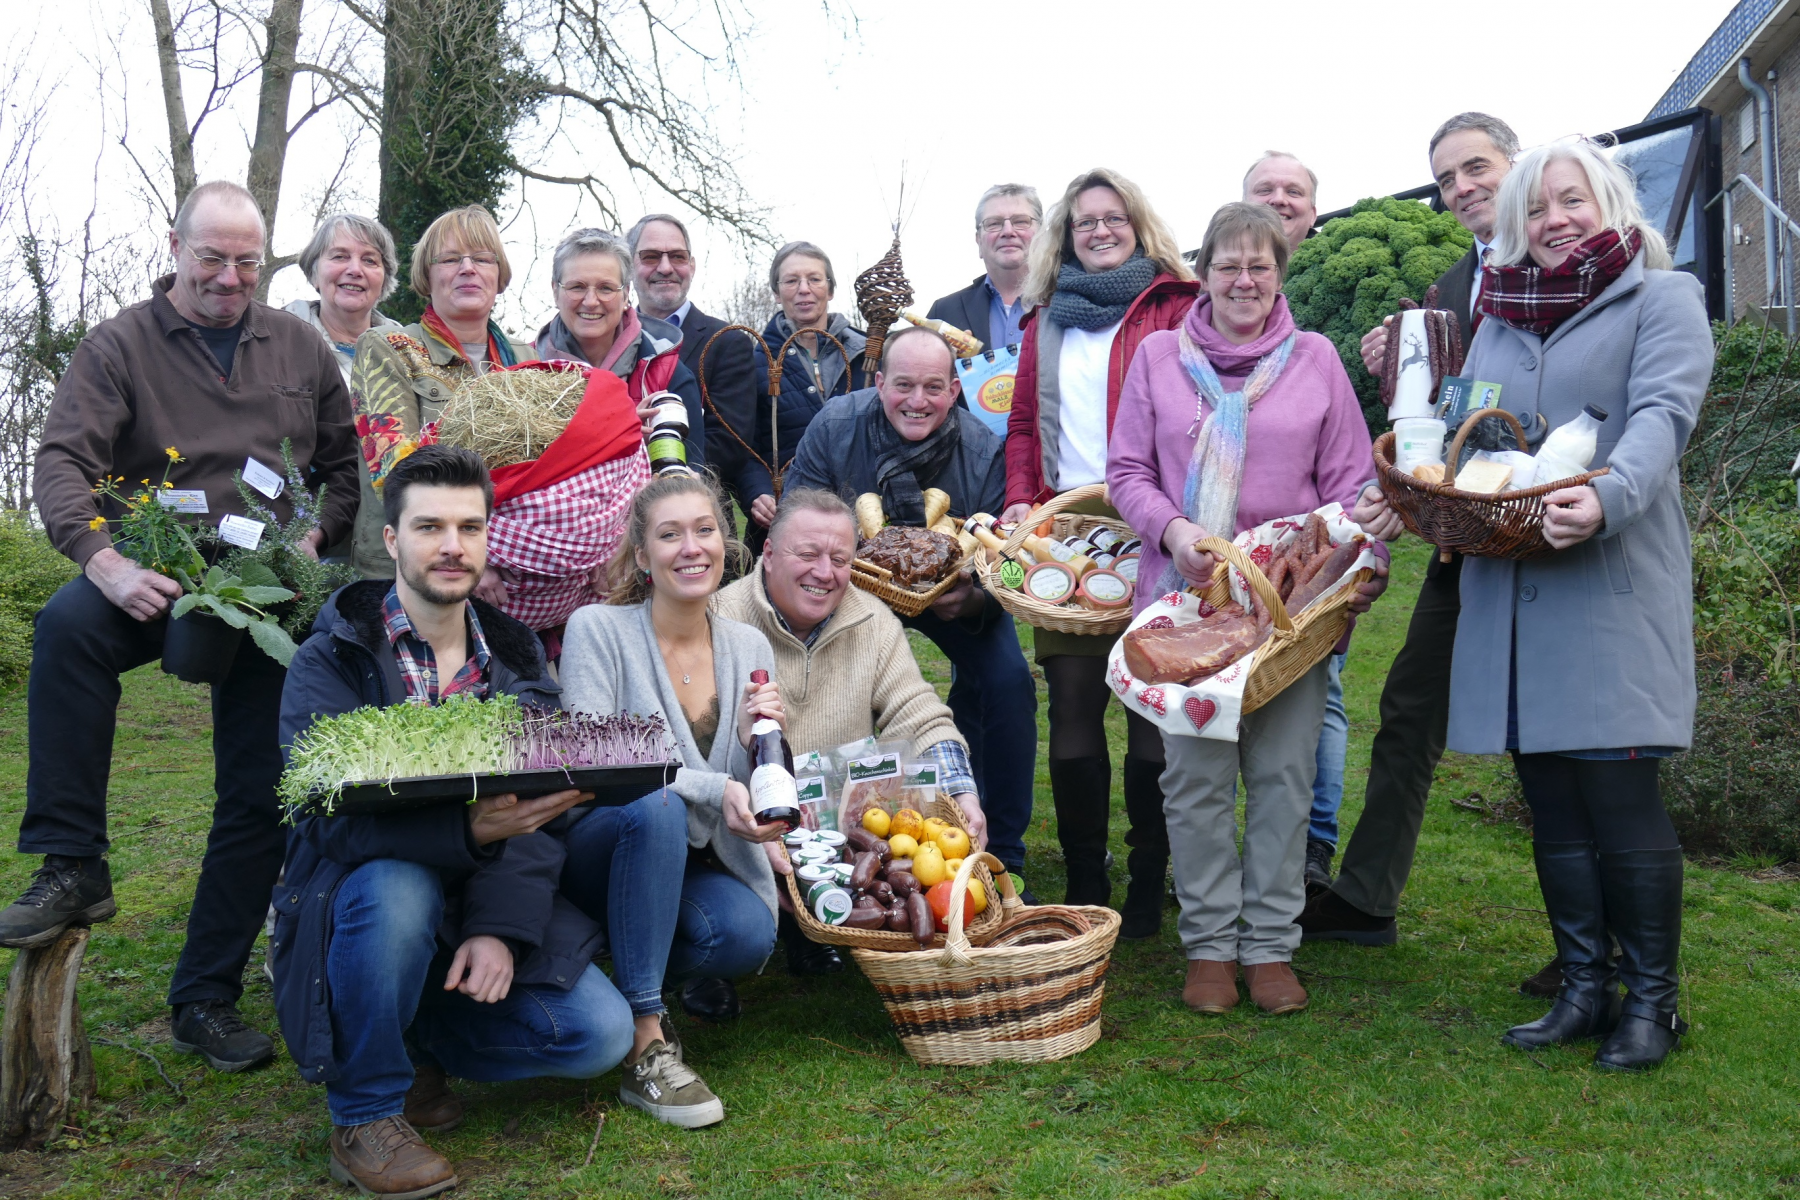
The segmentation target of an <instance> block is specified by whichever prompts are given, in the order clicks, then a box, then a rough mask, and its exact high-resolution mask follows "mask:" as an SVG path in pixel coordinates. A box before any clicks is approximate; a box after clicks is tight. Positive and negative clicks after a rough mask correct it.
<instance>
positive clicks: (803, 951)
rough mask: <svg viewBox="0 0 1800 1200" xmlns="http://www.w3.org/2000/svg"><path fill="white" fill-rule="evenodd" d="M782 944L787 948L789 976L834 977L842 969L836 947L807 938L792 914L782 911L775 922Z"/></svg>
mask: <svg viewBox="0 0 1800 1200" xmlns="http://www.w3.org/2000/svg"><path fill="white" fill-rule="evenodd" d="M776 926H777V928H779V929H780V931H781V941H782V944H783V945H785V946H786V947H787V963H788V974H789V975H835V974H837V973H838V972H839V971H842V970H843V969H844V960H843V959H842V958H840V957H838V952H837V947H836V946H827V945H824V944H823V943H820V942H815V941H813V940H812V939H811V938H808V937H807V936H806V934H805V933H804V932H803V931H802V930H801V928H800V922H799V921H796V920H795V919H794V914H793V913H790V912H787V911H785V910H784V911H783V912H782V914H781V917H780V919H779V920H778V921H777V922H776Z"/></svg>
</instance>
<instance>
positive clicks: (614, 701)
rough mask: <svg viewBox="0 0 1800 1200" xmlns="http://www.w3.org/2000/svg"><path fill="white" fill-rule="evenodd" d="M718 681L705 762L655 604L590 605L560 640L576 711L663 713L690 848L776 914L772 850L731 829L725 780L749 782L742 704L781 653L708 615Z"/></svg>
mask: <svg viewBox="0 0 1800 1200" xmlns="http://www.w3.org/2000/svg"><path fill="white" fill-rule="evenodd" d="M709 619H710V620H711V621H712V644H713V681H714V683H715V684H716V685H717V686H718V689H719V732H718V734H717V735H716V736H714V738H713V744H712V754H711V755H709V756H708V757H705V758H702V757H701V756H700V748H699V747H698V746H696V745H695V744H694V734H693V731H692V730H691V729H689V728H688V722H687V716H686V714H685V713H683V712H682V709H681V702H680V701H679V700H677V699H676V697H675V688H674V686H673V685H672V684H671V683H670V682H669V673H668V671H667V670H665V669H664V667H663V659H662V652H661V651H660V650H658V649H657V646H656V630H655V628H654V627H653V626H652V625H651V624H650V606H649V605H648V604H626V605H609V604H590V605H587V606H586V607H585V608H578V609H576V610H575V615H574V616H572V617H570V618H569V625H568V628H567V630H566V631H565V632H564V634H563V653H562V668H561V675H562V689H563V690H562V695H563V704H564V705H565V706H567V707H568V708H570V709H573V710H574V711H576V712H591V713H616V712H633V713H638V714H640V715H642V716H649V715H650V714H652V713H658V714H660V715H661V716H662V718H663V720H665V721H667V722H668V724H669V730H670V732H671V733H673V734H674V736H675V741H676V743H677V745H678V747H679V753H680V758H681V762H682V766H681V768H680V769H679V770H677V771H676V772H675V782H674V784H673V785H672V790H673V791H674V792H675V794H676V795H678V796H680V797H681V798H682V800H683V801H685V802H686V803H687V814H688V845H690V846H692V847H694V848H695V849H700V848H702V847H705V846H711V847H712V849H713V852H714V853H715V854H717V855H718V856H719V861H720V862H721V863H723V864H724V865H725V869H726V870H728V871H730V872H731V873H732V874H733V875H734V876H736V877H737V878H738V879H739V880H741V881H742V882H743V883H744V884H745V885H746V886H747V887H749V888H750V890H751V891H753V892H755V893H756V894H757V895H758V896H759V897H761V898H762V901H763V903H765V904H767V905H768V906H769V912H770V913H774V912H775V911H776V902H775V871H774V869H773V868H771V867H770V866H769V859H768V855H767V853H765V852H764V850H763V848H762V847H761V846H760V845H758V844H756V843H755V842H747V841H745V840H744V839H743V838H740V837H738V836H737V835H736V834H734V833H732V832H731V831H730V830H729V829H727V828H726V827H725V809H724V801H725V781H726V780H727V779H735V780H737V781H738V782H739V783H743V784H746V785H747V784H748V783H749V780H750V755H749V754H748V752H746V751H745V749H744V747H743V744H742V743H741V742H739V741H738V739H737V705H738V701H739V700H740V699H741V698H742V697H743V694H744V685H745V684H747V683H749V682H750V672H752V671H755V670H758V669H761V670H764V671H767V672H768V673H769V676H770V678H774V676H775V652H774V651H773V650H772V649H770V648H769V639H768V638H766V637H764V636H763V635H762V631H761V630H759V629H756V628H753V627H752V626H749V625H745V624H744V623H743V622H741V621H733V620H731V619H730V618H728V617H721V616H719V615H717V614H716V613H715V614H709Z"/></svg>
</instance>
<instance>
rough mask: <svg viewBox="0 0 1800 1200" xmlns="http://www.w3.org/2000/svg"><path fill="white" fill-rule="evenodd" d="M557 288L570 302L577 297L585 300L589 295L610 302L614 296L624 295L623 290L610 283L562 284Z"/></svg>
mask: <svg viewBox="0 0 1800 1200" xmlns="http://www.w3.org/2000/svg"><path fill="white" fill-rule="evenodd" d="M557 286H558V287H560V288H561V289H562V294H563V295H565V296H567V297H569V299H571V300H573V299H574V298H575V297H577V296H580V297H581V298H582V299H584V300H585V299H587V297H588V296H589V295H593V296H597V297H598V298H600V299H601V300H611V299H612V298H613V297H614V296H622V295H624V294H625V289H624V288H622V287H615V286H613V285H612V284H610V283H562V284H558V285H557Z"/></svg>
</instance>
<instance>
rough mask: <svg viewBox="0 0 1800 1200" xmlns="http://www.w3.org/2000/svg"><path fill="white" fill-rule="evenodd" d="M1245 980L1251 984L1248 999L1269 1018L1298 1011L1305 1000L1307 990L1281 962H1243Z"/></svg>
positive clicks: (1291, 970)
mask: <svg viewBox="0 0 1800 1200" xmlns="http://www.w3.org/2000/svg"><path fill="white" fill-rule="evenodd" d="M1244 982H1245V983H1247V984H1249V985H1250V999H1251V1001H1252V1002H1254V1003H1255V1005H1256V1007H1258V1008H1260V1009H1262V1010H1263V1011H1264V1012H1266V1013H1268V1014H1269V1015H1270V1016H1272V1017H1276V1016H1280V1015H1281V1014H1282V1013H1291V1012H1299V1011H1300V1010H1301V1009H1303V1008H1305V1007H1306V1005H1307V1003H1308V1000H1307V996H1306V989H1305V988H1303V987H1301V986H1300V981H1299V980H1298V979H1296V978H1294V969H1293V968H1292V967H1290V966H1289V965H1288V964H1287V963H1284V962H1272V963H1257V964H1255V965H1254V966H1250V965H1246V966H1245V967H1244Z"/></svg>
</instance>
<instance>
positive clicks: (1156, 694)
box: [1138, 687, 1212, 717]
mask: <svg viewBox="0 0 1800 1200" xmlns="http://www.w3.org/2000/svg"><path fill="white" fill-rule="evenodd" d="M1138 699H1139V700H1142V701H1143V702H1144V703H1145V704H1147V705H1149V706H1150V707H1151V708H1153V709H1155V710H1156V715H1157V716H1159V717H1165V716H1168V714H1169V705H1168V701H1167V700H1166V699H1165V698H1164V696H1163V690H1162V689H1161V688H1159V687H1147V688H1145V689H1144V694H1143V695H1141V696H1139V697H1138ZM1207 703H1209V704H1210V703H1212V702H1211V701H1210V700H1209V701H1207Z"/></svg>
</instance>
